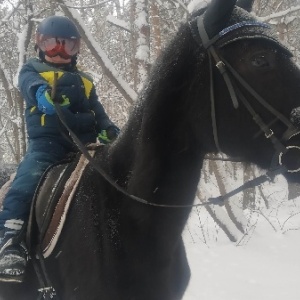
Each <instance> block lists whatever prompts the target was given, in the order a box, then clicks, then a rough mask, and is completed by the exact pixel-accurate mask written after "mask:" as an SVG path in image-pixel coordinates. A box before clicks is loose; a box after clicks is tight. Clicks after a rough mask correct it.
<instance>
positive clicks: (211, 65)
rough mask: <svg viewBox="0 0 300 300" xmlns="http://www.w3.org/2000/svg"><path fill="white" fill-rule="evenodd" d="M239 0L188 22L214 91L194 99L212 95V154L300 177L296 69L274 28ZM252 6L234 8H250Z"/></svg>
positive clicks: (212, 7) (221, 3) (216, 5)
mask: <svg viewBox="0 0 300 300" xmlns="http://www.w3.org/2000/svg"><path fill="white" fill-rule="evenodd" d="M235 2H236V1H218V0H215V1H214V0H213V1H212V2H211V4H210V5H209V6H208V8H207V10H206V11H203V10H202V11H200V13H198V15H197V14H196V16H195V15H194V16H193V17H194V19H193V20H192V21H191V22H190V27H191V29H192V33H193V37H194V40H196V41H197V43H198V46H199V49H198V51H199V53H198V54H197V55H196V56H197V57H198V58H199V59H198V61H194V62H193V65H195V66H197V65H198V66H199V67H198V72H199V73H200V74H203V73H204V72H205V73H206V74H210V75H208V76H209V77H210V78H209V83H208V82H207V85H206V87H207V86H210V91H209V92H207V90H206V89H205V88H204V89H202V91H201V92H198V96H197V97H199V101H200V99H204V98H205V97H206V99H207V98H208V97H209V98H210V100H209V102H210V104H211V108H210V110H211V113H210V115H211V121H210V123H211V128H210V129H209V128H207V127H205V128H206V129H205V130H206V131H210V132H212V135H210V137H211V136H213V139H214V144H215V146H216V148H215V149H208V151H212V152H215V151H216V152H218V151H219V152H220V151H221V152H224V153H226V154H228V155H229V156H232V157H237V156H238V157H240V158H241V159H243V160H244V161H248V162H253V163H255V164H257V165H259V166H261V167H262V168H270V167H271V168H276V167H278V166H282V168H283V169H284V168H285V170H284V172H285V171H287V170H288V172H287V177H288V178H294V179H297V178H298V179H299V176H298V174H299V172H298V171H299V167H300V148H299V109H298V107H299V105H300V103H299V100H298V99H299V92H300V90H299V69H298V68H297V66H296V64H295V63H294V61H293V57H292V54H291V53H290V51H289V50H288V49H287V47H286V46H284V45H283V44H282V43H281V42H280V41H279V40H278V37H277V35H276V34H275V32H274V31H273V30H272V29H271V28H270V26H269V25H267V24H265V23H261V22H259V21H257V19H256V18H255V17H254V16H252V15H251V14H249V13H247V12H246V11H245V10H244V9H241V8H240V7H238V6H235V5H234V4H235ZM252 4H253V1H247V0H245V1H238V3H237V5H239V6H242V7H243V8H245V9H246V10H247V11H250V10H251V7H252ZM199 61H200V62H199ZM200 66H201V69H200ZM190 67H191V68H192V66H190ZM202 76H203V75H202ZM202 82H203V80H202ZM195 90H196V89H195ZM202 101H203V100H202ZM206 103H207V102H206ZM200 109H202V108H200ZM198 131H199V132H201V128H198ZM201 140H202V142H203V138H202V136H201ZM207 145H212V143H211V140H210V139H207Z"/></svg>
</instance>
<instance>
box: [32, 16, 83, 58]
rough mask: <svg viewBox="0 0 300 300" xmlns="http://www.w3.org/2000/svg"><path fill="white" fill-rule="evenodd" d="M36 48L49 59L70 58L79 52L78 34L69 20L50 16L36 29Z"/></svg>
mask: <svg viewBox="0 0 300 300" xmlns="http://www.w3.org/2000/svg"><path fill="white" fill-rule="evenodd" d="M36 46H37V48H39V49H40V50H41V51H42V52H43V54H44V55H47V56H49V57H54V56H57V55H59V56H61V57H63V58H65V59H67V58H71V57H73V56H76V55H77V54H78V52H79V48H80V34H79V32H78V29H77V27H76V25H75V24H74V23H73V22H72V21H71V20H70V19H69V18H67V17H63V16H51V17H48V18H46V19H44V20H43V21H42V22H41V23H40V24H39V26H38V27H37V31H36Z"/></svg>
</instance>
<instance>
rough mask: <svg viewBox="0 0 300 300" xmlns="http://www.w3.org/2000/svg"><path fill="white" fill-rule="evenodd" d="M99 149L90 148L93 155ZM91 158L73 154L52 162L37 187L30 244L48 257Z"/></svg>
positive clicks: (33, 203) (29, 245)
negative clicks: (92, 149) (62, 159)
mask: <svg viewBox="0 0 300 300" xmlns="http://www.w3.org/2000/svg"><path fill="white" fill-rule="evenodd" d="M94 152H95V151H90V154H91V155H92V156H93V155H94ZM87 164H88V160H87V159H86V158H85V157H84V156H83V155H82V154H81V153H78V154H73V155H72V156H70V157H69V158H67V159H66V160H64V161H61V162H59V163H57V164H54V165H52V166H50V167H49V168H48V169H47V170H46V171H45V173H44V174H43V176H42V178H41V180H40V182H39V185H38V187H37V189H36V192H35V195H34V198H33V202H32V206H31V213H30V217H29V223H28V229H27V237H26V240H27V246H28V248H29V249H30V248H32V247H39V250H40V251H41V253H42V254H43V256H44V257H45V258H46V257H48V256H49V255H50V254H51V253H52V251H53V249H54V248H55V245H56V243H57V241H58V238H59V236H60V233H61V231H62V229H63V226H64V223H65V220H66V216H67V213H68V210H69V207H70V204H71V203H72V199H73V196H74V195H75V192H76V190H77V187H78V184H79V182H80V179H81V176H82V174H83V172H84V170H85V168H86V166H87Z"/></svg>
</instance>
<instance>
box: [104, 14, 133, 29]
mask: <svg viewBox="0 0 300 300" xmlns="http://www.w3.org/2000/svg"><path fill="white" fill-rule="evenodd" d="M106 21H107V22H109V23H110V24H112V25H115V26H117V27H119V28H121V29H123V30H126V31H128V32H131V30H130V24H129V23H128V22H125V21H122V20H119V19H117V18H116V17H114V16H112V15H109V16H107V17H106Z"/></svg>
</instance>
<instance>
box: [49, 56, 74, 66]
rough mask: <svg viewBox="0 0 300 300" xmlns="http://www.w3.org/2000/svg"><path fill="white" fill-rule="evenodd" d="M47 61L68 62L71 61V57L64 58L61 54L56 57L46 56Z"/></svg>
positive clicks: (55, 62)
mask: <svg viewBox="0 0 300 300" xmlns="http://www.w3.org/2000/svg"><path fill="white" fill-rule="evenodd" d="M45 58H46V61H48V62H51V63H54V64H67V63H70V62H71V58H67V59H66V58H62V57H60V56H59V55H57V56H54V57H49V56H47V55H46V56H45Z"/></svg>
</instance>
